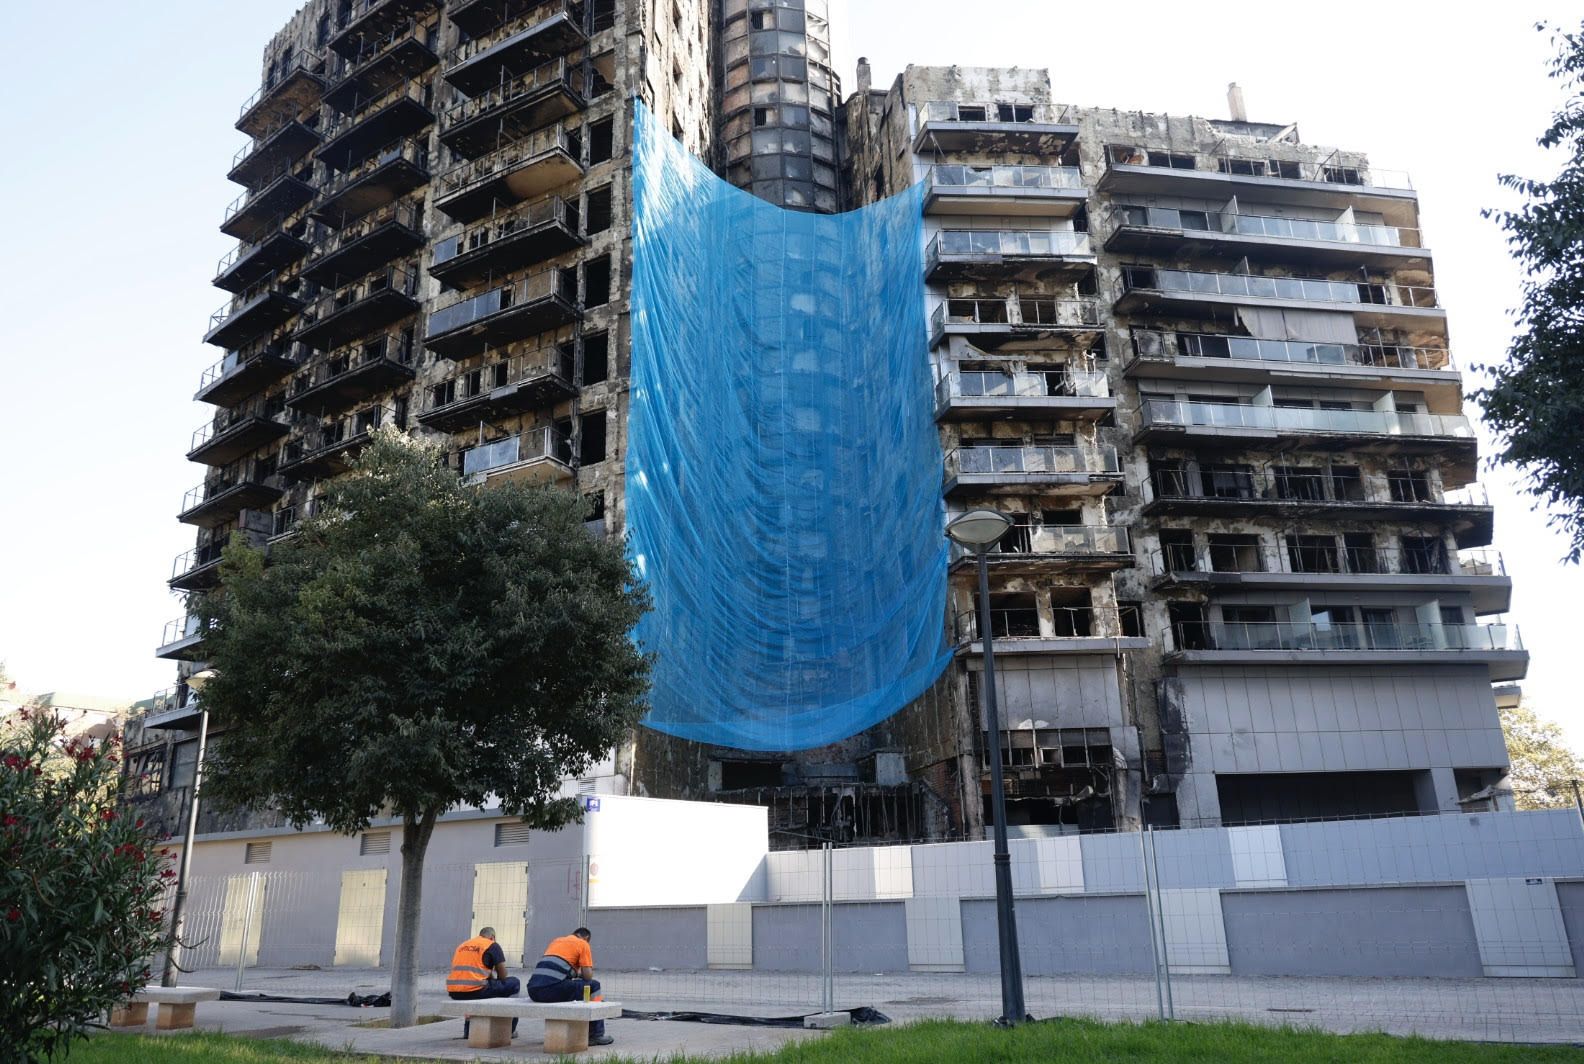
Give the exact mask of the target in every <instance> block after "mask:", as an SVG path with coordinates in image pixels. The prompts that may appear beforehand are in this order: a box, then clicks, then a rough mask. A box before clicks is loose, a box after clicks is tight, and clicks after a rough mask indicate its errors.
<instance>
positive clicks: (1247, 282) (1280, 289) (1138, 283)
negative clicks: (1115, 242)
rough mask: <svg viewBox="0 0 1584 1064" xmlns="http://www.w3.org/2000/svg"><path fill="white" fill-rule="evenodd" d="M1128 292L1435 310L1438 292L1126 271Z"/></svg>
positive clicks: (1192, 272)
mask: <svg viewBox="0 0 1584 1064" xmlns="http://www.w3.org/2000/svg"><path fill="white" fill-rule="evenodd" d="M1122 289H1123V291H1124V292H1131V291H1151V292H1163V293H1183V294H1192V295H1211V296H1236V297H1243V298H1255V299H1295V300H1304V301H1308V302H1315V303H1367V304H1373V305H1378V306H1397V307H1419V308H1434V307H1436V306H1438V305H1439V304H1437V302H1436V293H1435V289H1434V288H1425V287H1422V286H1418V285H1405V284H1394V283H1390V282H1384V281H1331V280H1326V279H1324V278H1316V277H1260V276H1255V275H1252V274H1243V273H1207V272H1204V271H1200V270H1162V269H1156V268H1154V267H1145V266H1124V267H1123V268H1122Z"/></svg>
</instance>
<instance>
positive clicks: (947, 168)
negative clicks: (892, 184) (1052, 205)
mask: <svg viewBox="0 0 1584 1064" xmlns="http://www.w3.org/2000/svg"><path fill="white" fill-rule="evenodd" d="M929 183H930V184H931V185H940V186H942V187H943V188H986V189H990V188H1023V189H1063V188H1071V189H1080V190H1081V189H1082V188H1083V187H1084V183H1083V174H1081V173H1080V172H1079V170H1078V168H1077V167H1076V166H1015V165H1002V166H965V165H961V164H955V163H953V164H942V165H939V166H932V167H930V171H929Z"/></svg>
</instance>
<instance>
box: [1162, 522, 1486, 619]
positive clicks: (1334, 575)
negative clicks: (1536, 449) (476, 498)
mask: <svg viewBox="0 0 1584 1064" xmlns="http://www.w3.org/2000/svg"><path fill="white" fill-rule="evenodd" d="M1149 561H1150V571H1151V576H1152V577H1153V586H1154V587H1156V588H1182V587H1190V588H1196V589H1199V590H1201V591H1210V592H1213V591H1217V590H1221V591H1232V592H1236V593H1243V592H1248V591H1256V592H1263V591H1282V590H1304V591H1346V592H1350V593H1359V592H1365V591H1392V592H1413V593H1415V594H1421V595H1432V596H1437V595H1443V594H1449V595H1468V596H1470V599H1471V602H1472V604H1473V608H1474V612H1475V613H1476V614H1489V613H1505V612H1507V610H1508V609H1510V608H1511V606H1512V579H1511V578H1510V577H1509V576H1508V575H1507V566H1506V563H1505V562H1504V561H1503V560H1502V556H1501V554H1500V553H1499V552H1497V551H1494V550H1471V551H1463V552H1461V553H1457V554H1454V553H1452V552H1450V551H1448V550H1446V549H1445V548H1444V547H1443V546H1442V545H1441V543H1440V541H1439V540H1436V541H1434V542H1426V543H1424V544H1422V545H1418V546H1413V547H1374V546H1368V547H1364V546H1349V545H1347V544H1346V543H1345V542H1343V543H1342V544H1340V545H1339V544H1338V543H1337V540H1336V537H1334V536H1330V535H1320V536H1306V537H1291V538H1289V540H1288V542H1286V543H1283V544H1280V545H1273V544H1270V543H1247V544H1236V545H1226V544H1221V543H1217V542H1215V541H1214V540H1212V541H1211V543H1210V549H1209V551H1208V552H1207V553H1205V554H1203V555H1201V554H1198V553H1197V552H1195V551H1192V550H1189V549H1188V548H1187V547H1186V546H1183V547H1168V548H1166V549H1164V550H1160V551H1154V552H1152V553H1151V554H1150V559H1149Z"/></svg>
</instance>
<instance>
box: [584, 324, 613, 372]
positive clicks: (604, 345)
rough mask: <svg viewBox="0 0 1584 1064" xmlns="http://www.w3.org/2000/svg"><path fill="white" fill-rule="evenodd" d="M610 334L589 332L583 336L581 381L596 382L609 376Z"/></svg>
mask: <svg viewBox="0 0 1584 1064" xmlns="http://www.w3.org/2000/svg"><path fill="white" fill-rule="evenodd" d="M609 363H610V334H609V333H591V334H589V335H588V336H585V337H584V338H583V383H584V384H598V383H599V382H600V381H602V380H605V379H606V378H607V377H609V376H610V364H609Z"/></svg>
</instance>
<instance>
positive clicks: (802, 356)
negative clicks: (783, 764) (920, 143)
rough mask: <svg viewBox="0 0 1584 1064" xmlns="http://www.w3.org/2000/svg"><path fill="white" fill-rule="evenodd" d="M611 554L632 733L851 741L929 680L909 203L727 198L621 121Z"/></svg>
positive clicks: (917, 230) (732, 743)
mask: <svg viewBox="0 0 1584 1064" xmlns="http://www.w3.org/2000/svg"><path fill="white" fill-rule="evenodd" d="M634 136H635V145H634V152H633V186H634V187H633V199H634V210H633V285H632V396H631V403H632V406H631V420H630V422H629V424H630V428H629V434H628V439H627V532H628V550H629V552H630V554H631V556H632V558H633V560H634V562H635V563H636V565H637V568H638V571H639V572H640V574H641V575H642V576H643V577H644V579H645V580H646V581H647V582H648V584H649V588H650V591H651V593H652V594H653V596H654V606H655V608H654V612H653V613H651V614H650V615H649V616H647V617H646V618H645V619H644V621H643V622H642V623H641V624H640V625H639V628H638V639H639V642H640V643H641V644H642V646H643V648H644V649H645V650H649V651H652V652H654V653H655V655H656V661H655V666H654V674H653V683H654V686H653V690H652V691H651V694H650V705H651V710H650V713H649V716H648V717H647V719H646V721H645V722H646V723H647V724H648V725H649V726H650V727H652V728H656V729H658V730H660V731H663V732H667V733H669V734H672V735H677V736H681V737H683V738H687V739H693V740H697V741H699V742H707V743H715V744H719V745H722V746H729V747H735V748H738V749H744V750H801V749H807V748H809V747H813V746H821V745H824V744H826V743H831V742H835V741H837V740H839V739H843V738H846V737H847V736H849V735H853V734H856V733H857V732H860V731H862V730H864V729H865V728H867V727H870V726H871V725H873V724H875V723H877V722H879V721H881V720H884V719H885V718H886V717H888V716H890V715H891V714H893V713H895V712H896V711H897V710H899V709H901V708H902V707H903V706H905V705H907V703H908V702H910V701H911V700H912V699H914V698H915V697H917V696H918V695H919V694H921V693H922V692H923V691H924V690H926V689H927V688H928V687H929V686H930V685H931V684H932V683H933V682H934V681H935V679H936V678H937V677H938V676H939V675H940V674H941V672H942V670H943V669H944V668H945V667H946V663H947V659H948V652H947V649H946V646H945V633H944V623H943V619H944V615H945V599H946V565H947V547H946V540H945V538H944V537H943V536H942V532H941V530H942V519H943V518H942V513H943V511H942V503H941V494H940V484H941V454H940V441H939V438H938V436H937V435H936V429H935V425H934V421H933V409H932V402H933V396H932V391H931V381H930V373H929V366H928V357H927V343H926V337H925V333H924V314H923V287H922V278H923V270H924V266H923V261H922V245H923V240H922V224H923V222H922V209H921V195H922V193H921V191H920V190H919V189H917V188H915V189H914V190H912V191H909V192H906V193H903V194H901V195H899V196H896V197H893V198H892V199H889V200H887V201H885V202H883V203H878V204H875V205H874V206H872V207H867V208H865V209H863V210H860V211H854V212H851V213H849V214H842V215H836V216H823V215H815V214H803V213H799V212H795V211H786V210H782V209H780V208H777V207H774V206H771V205H770V204H767V203H765V202H763V201H761V200H758V199H756V198H754V197H753V196H751V195H749V194H748V193H745V192H742V191H740V190H739V189H736V188H733V187H732V186H731V185H728V184H727V183H726V182H724V181H722V180H720V179H719V178H717V177H716V176H715V175H714V174H713V173H711V172H710V170H709V169H708V168H707V167H705V166H704V165H703V164H702V163H700V162H698V161H697V160H696V159H694V158H692V157H691V156H690V155H688V154H687V152H686V151H685V150H684V149H683V148H682V146H681V145H680V144H678V143H676V141H674V140H672V138H671V137H670V136H669V135H667V134H666V133H665V131H664V130H662V129H660V128H659V127H658V126H657V124H656V123H655V121H654V120H653V117H652V116H651V115H650V114H649V112H648V111H646V110H645V109H644V107H643V105H642V104H638V105H637V119H636V123H635V130H634Z"/></svg>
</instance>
